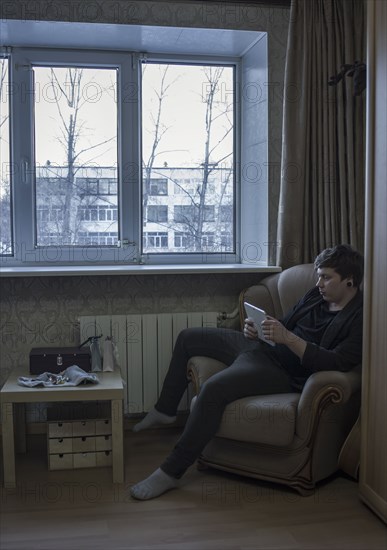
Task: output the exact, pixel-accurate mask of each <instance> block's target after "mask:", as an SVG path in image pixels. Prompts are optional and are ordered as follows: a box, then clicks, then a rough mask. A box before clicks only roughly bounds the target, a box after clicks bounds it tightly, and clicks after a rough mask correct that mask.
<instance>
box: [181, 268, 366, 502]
mask: <svg viewBox="0 0 387 550" xmlns="http://www.w3.org/2000/svg"><path fill="white" fill-rule="evenodd" d="M315 280H316V277H315V272H314V268H313V264H304V265H299V266H295V267H292V268H289V269H287V270H285V271H283V272H282V273H279V274H275V275H270V276H268V277H266V278H265V279H263V280H262V281H261V282H260V283H259V284H257V285H254V286H252V287H249V288H247V289H246V290H244V291H242V292H241V295H240V318H241V326H242V323H243V319H244V318H245V313H244V309H243V301H248V302H250V303H252V304H254V305H257V306H259V307H261V308H263V309H265V311H266V312H267V313H269V314H270V315H273V316H275V317H279V318H280V317H281V316H282V315H283V314H284V313H285V312H286V311H288V310H289V309H290V308H291V307H292V306H293V305H294V304H295V303H296V302H297V301H298V299H300V298H301V297H302V296H303V295H304V294H305V293H306V292H307V290H309V289H310V288H312V286H313V285H314V284H315ZM223 368H225V365H224V364H223V363H221V362H219V361H216V360H214V359H211V358H208V357H193V358H191V359H190V361H189V362H188V365H187V369H188V376H189V378H190V379H191V380H192V382H193V386H194V392H195V393H198V392H199V391H200V387H201V385H202V384H203V383H204V381H205V380H207V378H209V377H210V376H212V375H213V374H215V373H216V372H218V371H219V370H221V369H223ZM360 386H361V374H360V366H359V367H358V368H356V369H353V370H352V371H350V372H337V371H320V372H316V373H313V374H312V375H311V376H310V377H309V378H308V380H307V382H306V384H305V386H304V387H303V389H302V392H301V393H298V392H296V391H295V392H294V393H288V394H276V395H264V396H253V397H245V398H242V399H238V400H236V401H234V402H233V403H230V404H229V405H228V406H227V407H226V409H225V412H224V414H223V419H222V422H221V425H220V427H219V430H218V432H217V434H216V436H215V437H214V439H213V440H212V441H211V442H210V443H209V444H208V445H207V446H206V448H205V449H204V451H203V453H202V455H201V457H200V459H199V465H202V466H207V467H213V468H216V469H220V470H224V471H228V472H233V473H237V474H240V475H245V476H249V477H252V478H257V479H263V480H267V481H274V482H277V483H283V484H286V485H288V486H290V487H292V488H294V489H295V490H297V491H298V492H299V493H300V494H302V495H307V494H310V493H311V492H313V490H314V488H315V485H316V483H317V482H318V481H320V480H322V479H324V478H327V477H328V476H330V475H331V474H333V473H334V472H335V471H337V470H338V469H339V467H340V466H339V455H340V450H341V448H342V446H343V444H344V442H345V440H346V438H347V436H348V434H349V432H350V431H351V428H352V426H353V425H354V424H355V422H356V419H357V417H358V414H359V409H360ZM195 399H196V397H194V398H193V400H192V404H191V407H194V406H195Z"/></svg>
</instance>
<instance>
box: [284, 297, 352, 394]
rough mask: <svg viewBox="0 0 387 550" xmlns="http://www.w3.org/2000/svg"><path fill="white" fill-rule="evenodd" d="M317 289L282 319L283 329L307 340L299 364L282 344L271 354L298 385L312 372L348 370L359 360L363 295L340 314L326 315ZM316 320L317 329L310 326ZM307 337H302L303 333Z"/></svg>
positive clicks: (294, 356)
mask: <svg viewBox="0 0 387 550" xmlns="http://www.w3.org/2000/svg"><path fill="white" fill-rule="evenodd" d="M324 308H325V301H324V299H323V298H322V297H321V295H320V293H319V289H318V288H317V287H315V288H313V289H312V290H310V291H309V292H308V293H307V294H305V296H304V297H303V298H302V299H301V300H300V301H299V302H298V304H296V306H295V307H294V308H293V309H292V310H291V311H290V312H289V313H288V314H287V315H286V316H285V317H284V318H283V319H282V320H281V321H282V323H283V324H284V326H285V327H286V328H287V329H288V330H290V331H292V332H294V333H295V334H297V335H298V336H300V337H301V338H304V339H306V340H307V345H306V349H305V353H304V356H303V358H302V361H301V360H300V359H299V358H298V357H297V355H295V354H294V353H293V352H292V351H290V350H289V348H288V347H287V346H285V345H277V346H276V347H275V348H274V349H273V353H274V355H275V356H276V358H277V360H278V361H279V362H280V363H281V365H282V367H283V368H285V369H286V370H287V371H288V372H289V374H290V375H291V377H292V378H293V379H294V381H295V382H296V383H297V385H303V384H304V383H305V381H306V379H307V378H308V377H309V376H310V374H312V373H313V372H317V371H322V370H338V371H349V370H351V369H352V368H354V367H355V366H357V365H359V363H360V362H361V359H362V338H363V296H362V294H361V292H358V293H357V294H356V295H355V296H354V298H353V299H352V300H351V301H350V302H349V303H348V304H347V305H346V306H345V307H344V308H343V309H342V310H340V311H338V312H336V313H334V314H329V313H328V310H327V309H326V313H325V314H324ZM311 319H318V320H319V321H320V323H321V325H320V328H318V327H309V331H308V323H310V320H311ZM308 332H309V335H308V336H309V337H308V338H305V334H308Z"/></svg>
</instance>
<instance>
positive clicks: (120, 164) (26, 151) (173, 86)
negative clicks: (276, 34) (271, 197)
mask: <svg viewBox="0 0 387 550" xmlns="http://www.w3.org/2000/svg"><path fill="white" fill-rule="evenodd" d="M200 32H203V33H204V32H208V33H212V32H213V31H212V30H207V31H204V30H203V31H200ZM232 32H236V31H232ZM248 34H249V35H252V34H254V36H255V38H254V40H253V38H252V37H250V39H249V40H251V41H250V42H249V44H250V45H251V48H247V47H244V48H243V49H242V50H241V51H243V52H248V53H246V54H245V53H243V54H241V57H238V56H231V57H227V56H226V55H223V54H222V55H221V56H220V55H219V56H218V57H211V56H210V55H197V54H195V55H193V54H179V53H170V54H168V55H164V54H161V53H157V52H155V53H147V54H146V55H143V54H138V53H131V52H128V51H126V52H123V51H118V50H115V51H114V50H109V49H108V48H107V49H106V50H105V51H98V50H96V51H93V50H92V49H89V50H86V49H85V50H79V49H71V48H67V49H61V48H60V47H58V48H56V49H49V48H47V47H46V48H40V49H33V48H26V49H23V48H17V47H15V48H12V49H11V51H10V53H8V52H7V56H4V57H3V58H2V60H1V62H2V65H1V67H2V82H3V83H4V82H8V79H9V84H8V88H7V89H8V93H9V89H11V88H12V90H14V92H15V93H13V94H12V101H11V102H8V99H7V93H6V92H5V90H6V88H4V85H2V90H1V93H2V95H1V123H2V124H1V155H2V159H3V158H5V159H6V160H7V159H9V162H10V164H12V165H13V166H16V167H18V170H14V171H13V172H12V174H8V173H5V171H4V169H3V167H4V165H5V164H6V163H4V162H3V163H2V174H1V195H0V199H1V214H2V221H1V243H0V244H1V249H0V254H1V256H2V263H3V265H10V266H11V265H23V264H24V263H25V264H29V265H31V264H32V265H34V264H36V263H43V264H50V263H52V262H55V263H56V264H61V263H62V264H63V263H66V264H67V263H71V262H75V263H88V262H89V261H97V262H98V261H101V262H106V263H111V262H114V263H120V262H121V263H127V261H128V259H129V261H138V260H140V259H142V260H143V261H145V262H149V263H155V264H156V263H176V262H179V263H184V262H186V263H190V262H198V263H201V262H203V261H205V262H206V263H208V262H212V261H213V262H215V263H216V262H230V263H238V262H240V261H246V259H247V261H248V262H251V261H253V262H258V261H262V259H263V255H262V247H263V245H264V242H265V235H266V230H267V215H266V213H265V210H267V204H268V201H267V189H266V185H267V183H266V182H267V181H268V178H267V173H266V172H267V169H266V168H265V167H266V166H267V165H268V163H267V162H266V164H265V159H266V157H265V155H266V151H267V143H266V142H265V140H267V131H266V128H267V113H266V111H267V103H268V102H267V101H265V97H262V93H261V91H262V90H265V88H264V86H263V84H260V94H261V95H257V94H255V96H254V94H251V87H250V88H248V90H249V94H247V95H245V96H244V95H243V91H244V89H246V85H247V84H248V83H249V82H250V83H251V86H253V84H254V85H255V80H254V79H256V78H258V77H257V73H256V72H254V69H255V67H256V63H257V59H258V57H259V63H261V66H260V71H261V72H260V73H259V74H260V76H259V78H262V79H263V80H262V82H266V80H265V78H266V75H267V68H266V57H265V54H266V50H265V37H264V35H263V33H250V32H249V33H248ZM258 34H259V36H260V40H259V41H256V38H257V36H258ZM257 48H259V49H260V56H258V57H257V55H256V53H257ZM149 51H150V52H151V50H149ZM242 57H243V64H242V63H241V60H242ZM17 67H23V69H24V70H16V69H15V70H14V68H17ZM261 69H262V70H261ZM255 89H256V87H255ZM251 97H253V100H252V99H251ZM266 99H267V98H266ZM265 113H266V118H265ZM257 121H259V123H260V142H259V144H258V145H259V150H258V149H257V147H258V145H257V143H256V142H254V141H253V140H252V138H251V136H252V135H254V129H255V128H256V127H257V124H258V122H257ZM260 144H263V145H262V147H261V145H260ZM10 145H12V146H11V147H10ZM10 151H12V155H13V157H14V158H13V159H12V163H11V157H10ZM7 155H8V156H7ZM257 159H258V160H257ZM11 176H12V180H11ZM241 212H243V213H244V214H243V216H241V214H240V213H241ZM245 220H249V221H248V222H246V221H245ZM257 235H259V237H257ZM258 240H259V242H258ZM260 243H262V246H261V244H260ZM90 247H94V248H96V249H97V250H96V251H95V254H94V255H93V254H92V253H89V252H87V251H86V252H84V249H85V248H86V249H89V248H90ZM253 249H254V250H253ZM252 250H253V254H252V253H251V252H252ZM203 253H205V257H204V256H203ZM89 258H93V260H89Z"/></svg>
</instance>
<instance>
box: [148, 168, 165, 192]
mask: <svg viewBox="0 0 387 550" xmlns="http://www.w3.org/2000/svg"><path fill="white" fill-rule="evenodd" d="M145 178H146V172H145V174H144V179H145ZM146 185H147V187H148V193H149V195H152V196H156V197H157V196H159V195H164V196H165V195H168V180H167V179H166V178H150V180H149V182H146Z"/></svg>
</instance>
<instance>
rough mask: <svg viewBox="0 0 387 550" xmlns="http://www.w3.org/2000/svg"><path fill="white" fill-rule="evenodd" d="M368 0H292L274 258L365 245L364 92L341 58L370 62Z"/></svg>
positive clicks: (283, 261) (281, 260)
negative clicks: (334, 80) (333, 80)
mask: <svg viewBox="0 0 387 550" xmlns="http://www.w3.org/2000/svg"><path fill="white" fill-rule="evenodd" d="M365 43H366V35H365V5H364V1H363V0H292V4H291V10H290V24H289V37H288V48H287V59H286V67H285V81H284V118H283V140H282V161H281V163H282V166H281V187H280V199H279V210H278V227H277V236H278V244H279V247H278V250H277V264H278V265H280V266H281V267H283V268H286V267H290V266H291V265H295V264H298V263H306V262H311V261H313V260H314V258H315V257H316V255H317V254H318V253H319V252H320V251H321V250H323V249H324V248H327V247H329V246H333V245H335V244H339V243H348V244H351V245H352V246H353V247H354V248H356V249H357V250H359V251H360V252H363V247H364V208H365V184H364V172H365V164H364V157H365V152H364V151H365V147H364V145H365V120H364V117H365V115H364V113H365V94H366V91H363V92H362V93H361V94H359V95H355V89H354V84H355V82H354V81H355V78H354V76H353V77H351V76H344V77H343V78H342V80H341V81H340V82H338V83H337V84H336V85H335V86H329V85H328V81H329V79H330V77H332V76H334V75H337V74H338V73H339V72H340V70H341V67H342V66H343V65H344V64H348V65H352V64H354V62H355V61H359V62H362V63H364V62H365Z"/></svg>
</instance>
